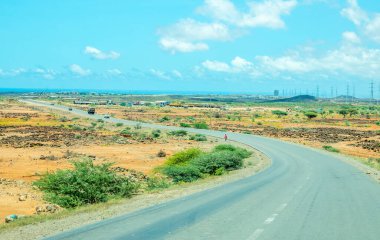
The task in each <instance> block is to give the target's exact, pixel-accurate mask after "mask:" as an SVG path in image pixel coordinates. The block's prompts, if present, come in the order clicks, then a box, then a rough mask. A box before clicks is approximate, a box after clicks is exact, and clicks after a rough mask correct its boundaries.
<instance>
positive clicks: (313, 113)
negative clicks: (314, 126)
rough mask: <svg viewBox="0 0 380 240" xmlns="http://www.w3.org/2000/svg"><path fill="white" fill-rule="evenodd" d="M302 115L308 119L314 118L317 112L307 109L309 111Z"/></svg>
mask: <svg viewBox="0 0 380 240" xmlns="http://www.w3.org/2000/svg"><path fill="white" fill-rule="evenodd" d="M304 115H305V116H306V117H307V118H308V119H309V120H310V119H313V118H316V117H317V116H318V113H317V112H314V111H309V112H305V113H304Z"/></svg>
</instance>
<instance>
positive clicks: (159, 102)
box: [154, 101, 170, 107]
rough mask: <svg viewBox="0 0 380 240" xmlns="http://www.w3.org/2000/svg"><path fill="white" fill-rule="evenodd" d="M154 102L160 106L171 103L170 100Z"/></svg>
mask: <svg viewBox="0 0 380 240" xmlns="http://www.w3.org/2000/svg"><path fill="white" fill-rule="evenodd" d="M154 104H155V105H156V106H159V107H165V106H167V105H169V104H170V102H168V101H155V102H154Z"/></svg>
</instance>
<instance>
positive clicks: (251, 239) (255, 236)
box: [247, 228, 264, 240]
mask: <svg viewBox="0 0 380 240" xmlns="http://www.w3.org/2000/svg"><path fill="white" fill-rule="evenodd" d="M263 232H264V229H262V228H259V229H256V231H254V232H253V233H252V235H251V236H249V237H248V238H247V240H256V239H258V238H259V237H260V235H261V233H263Z"/></svg>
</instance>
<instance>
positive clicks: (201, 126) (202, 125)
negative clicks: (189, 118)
mask: <svg viewBox="0 0 380 240" xmlns="http://www.w3.org/2000/svg"><path fill="white" fill-rule="evenodd" d="M193 127H194V128H197V129H208V125H207V124H206V123H204V122H198V123H194V124H193Z"/></svg>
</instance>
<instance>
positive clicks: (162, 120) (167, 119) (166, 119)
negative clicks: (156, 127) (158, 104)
mask: <svg viewBox="0 0 380 240" xmlns="http://www.w3.org/2000/svg"><path fill="white" fill-rule="evenodd" d="M169 120H170V118H169V117H168V116H165V117H163V118H161V119H160V120H159V122H167V121H169Z"/></svg>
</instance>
